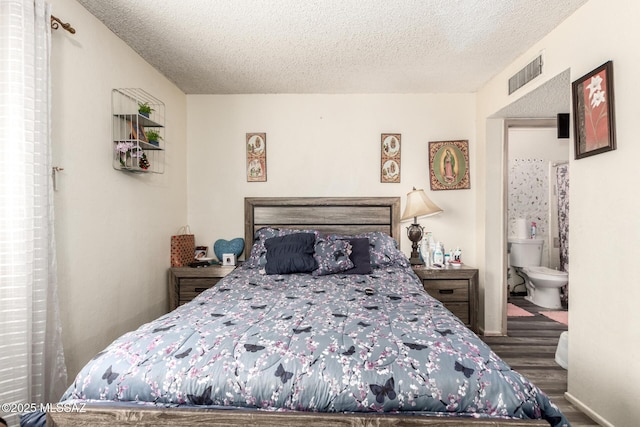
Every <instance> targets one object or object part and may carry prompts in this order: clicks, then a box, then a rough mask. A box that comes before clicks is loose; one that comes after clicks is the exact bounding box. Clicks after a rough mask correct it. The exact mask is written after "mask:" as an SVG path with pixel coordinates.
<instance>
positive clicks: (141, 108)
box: [138, 102, 154, 118]
mask: <svg viewBox="0 0 640 427" xmlns="http://www.w3.org/2000/svg"><path fill="white" fill-rule="evenodd" d="M152 111H154V110H153V108H151V106H150V105H149V103H147V102H143V103H138V113H140V115H142V116H145V117H146V118H149V114H151V112H152Z"/></svg>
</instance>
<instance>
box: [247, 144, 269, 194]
mask: <svg viewBox="0 0 640 427" xmlns="http://www.w3.org/2000/svg"><path fill="white" fill-rule="evenodd" d="M266 181H267V134H266V133H264V132H263V133H248V134H247V182H266Z"/></svg>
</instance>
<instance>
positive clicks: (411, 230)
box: [407, 223, 424, 265]
mask: <svg viewBox="0 0 640 427" xmlns="http://www.w3.org/2000/svg"><path fill="white" fill-rule="evenodd" d="M422 233H423V228H422V226H420V224H418V223H413V224H411V226H409V227H407V237H408V238H409V240H411V258H409V262H410V263H411V265H422V264H424V263H423V262H422V260H421V259H420V253H419V252H418V242H419V241H420V240H422Z"/></svg>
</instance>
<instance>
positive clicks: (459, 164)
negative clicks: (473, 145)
mask: <svg viewBox="0 0 640 427" xmlns="http://www.w3.org/2000/svg"><path fill="white" fill-rule="evenodd" d="M429 178H430V179H429V181H430V182H431V189H432V190H462V189H468V188H471V181H470V179H469V141H467V140H461V141H431V142H429Z"/></svg>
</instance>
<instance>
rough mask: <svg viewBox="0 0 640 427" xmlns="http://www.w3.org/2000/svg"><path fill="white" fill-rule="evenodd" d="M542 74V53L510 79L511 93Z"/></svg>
mask: <svg viewBox="0 0 640 427" xmlns="http://www.w3.org/2000/svg"><path fill="white" fill-rule="evenodd" d="M540 74H542V55H540V56H538V57H537V58H536V59H534V60H533V61H531V62H530V63H528V64H527V65H526V66H525V67H524V68H523V69H522V70H520V71H518V72H517V73H516V74H515V75H514V76H513V77H511V78H510V79H509V95H511V94H512V93H513V92H515V91H516V90H518V89H520V88H521V87H522V86H524V85H526V84H527V83H529V82H530V81H531V80H533V79H535V78H536V77H538V76H539V75H540Z"/></svg>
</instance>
